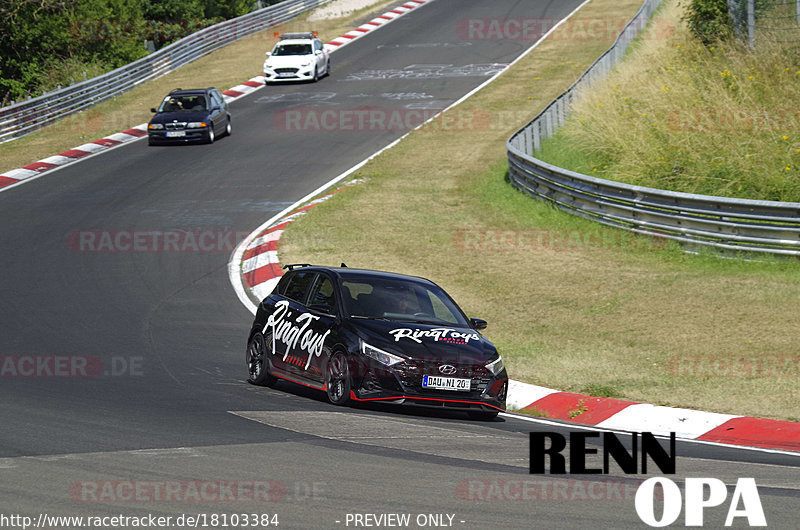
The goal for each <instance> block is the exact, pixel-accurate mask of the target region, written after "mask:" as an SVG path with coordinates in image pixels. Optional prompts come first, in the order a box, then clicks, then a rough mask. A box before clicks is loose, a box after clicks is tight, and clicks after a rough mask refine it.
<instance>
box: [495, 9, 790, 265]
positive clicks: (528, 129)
mask: <svg viewBox="0 0 800 530" xmlns="http://www.w3.org/2000/svg"><path fill="white" fill-rule="evenodd" d="M659 3H660V0H646V1H645V2H644V4H643V5H642V7H641V9H640V10H639V12H638V13H637V14H636V16H635V17H634V18H633V19H632V20H631V22H629V23H628V25H627V26H626V27H625V29H624V30H623V31H622V33H621V34H620V36H619V37H618V38H617V40H616V41H615V42H614V45H613V46H612V47H611V48H610V49H609V50H608V51H607V52H606V53H604V54H603V55H602V56H601V57H600V58H599V59H598V60H597V61H595V62H594V64H592V66H591V67H590V68H589V69H588V70H587V71H586V72H584V74H583V75H582V76H581V77H580V78H579V79H578V80H577V81H576V82H575V83H574V84H573V85H572V86H571V87H570V88H569V89H568V90H567V91H566V92H565V93H563V94H562V95H561V96H559V97H558V98H557V99H556V100H555V101H553V102H552V103H550V105H548V106H547V108H545V109H544V110H543V111H542V112H541V113H539V114H538V115H537V116H536V117H535V118H534V119H533V121H531V122H530V123H529V124H528V125H526V126H525V127H523V128H522V129H520V130H519V131H517V132H516V133H515V134H514V135H513V136H512V137H511V138H510V139H509V140H508V142H507V143H506V148H507V150H508V165H509V176H510V180H511V183H512V184H513V185H514V186H515V187H517V188H518V189H520V190H522V191H525V192H527V193H528V194H530V195H532V196H533V197H536V198H539V199H542V200H546V201H549V202H551V203H552V204H554V205H556V206H557V207H559V208H561V209H563V210H566V211H568V212H570V213H572V214H575V215H579V216H582V217H586V218H589V219H592V220H594V221H597V222H600V223H603V224H606V225H610V226H615V227H618V228H623V229H626V230H630V231H632V232H637V233H641V234H646V235H650V236H655V237H663V238H669V239H673V240H676V241H679V242H681V243H682V244H684V245H686V246H688V247H689V248H693V247H694V248H697V247H698V246H713V247H716V248H718V249H721V250H726V251H729V250H733V251H750V252H767V253H772V254H785V255H795V256H797V255H800V203H794V202H779V201H758V200H749V199H735V198H725V197H714V196H709V195H695V194H690V193H681V192H673V191H666V190H659V189H654V188H645V187H642V186H634V185H630V184H623V183H621V182H615V181H612V180H604V179H598V178H594V177H590V176H588V175H583V174H580V173H576V172H574V171H569V170H567V169H564V168H560V167H557V166H553V165H551V164H548V163H546V162H544V161H542V160H539V159H538V158H535V157H534V156H533V154H535V153H536V151H538V150H539V148H540V146H541V141H542V140H544V139H547V138H549V137H551V136H552V135H553V134H554V133H555V131H556V130H557V129H558V127H560V126H561V125H563V123H564V119H565V116H566V114H567V112H568V109H569V106H570V104H571V102H572V101H573V100H574V99H575V97H576V96H577V94H578V93H579V91H580V90H585V89H588V88H589V87H590V86H591V84H592V81H593V80H595V79H598V78H601V77H605V76H606V75H607V74H608V72H609V71H610V70H611V68H612V67H613V66H614V65H615V64H616V63H617V62H618V61H619V59H621V57H622V55H623V54H624V53H625V50H626V49H627V46H628V44H629V43H630V42H631V41H632V40H633V38H634V37H635V36H636V34H637V33H638V31H639V30H640V29H641V28H643V27H644V26H645V24H646V23H647V20H648V19H649V18H650V15H651V14H652V12H653V11H654V10H655V9H656V7H658V4H659Z"/></svg>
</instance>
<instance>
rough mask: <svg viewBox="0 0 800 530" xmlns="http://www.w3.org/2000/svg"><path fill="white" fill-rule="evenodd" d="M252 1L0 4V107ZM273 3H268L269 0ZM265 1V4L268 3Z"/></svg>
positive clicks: (11, 0)
mask: <svg viewBox="0 0 800 530" xmlns="http://www.w3.org/2000/svg"><path fill="white" fill-rule="evenodd" d="M253 3H254V2H253V0H0V102H2V103H4V104H5V103H6V102H8V101H9V100H18V99H21V98H24V97H27V96H28V95H32V96H36V95H38V94H40V93H42V92H44V91H48V90H52V89H54V88H56V87H57V86H58V85H62V86H64V85H68V84H70V83H71V82H73V81H81V80H83V79H84V77H93V76H95V75H98V74H100V73H103V72H106V71H110V70H113V69H114V68H118V67H120V66H123V65H125V64H128V63H130V62H132V61H135V60H136V59H139V58H141V57H143V56H145V55H146V54H147V53H148V47H150V49H158V48H160V47H162V46H165V45H167V44H169V43H171V42H174V41H175V40H178V39H180V38H182V37H185V36H186V35H189V34H191V33H194V32H195V31H198V30H199V29H202V28H203V27H206V26H209V25H211V24H214V23H216V22H220V21H222V20H226V19H229V18H234V17H237V16H240V15H244V14H246V13H248V12H249V11H250V9H251V7H252V6H253ZM270 3H272V2H270ZM265 4H266V2H265Z"/></svg>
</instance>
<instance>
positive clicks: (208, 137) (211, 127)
mask: <svg viewBox="0 0 800 530" xmlns="http://www.w3.org/2000/svg"><path fill="white" fill-rule="evenodd" d="M214 138H215V135H214V124H213V123H212V124H211V125H209V126H208V132H207V133H206V143H208V144H213V143H214Z"/></svg>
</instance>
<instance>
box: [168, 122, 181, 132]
mask: <svg viewBox="0 0 800 530" xmlns="http://www.w3.org/2000/svg"><path fill="white" fill-rule="evenodd" d="M164 128H165V129H166V130H168V131H182V130H183V129H185V128H186V122H171V123H165V124H164Z"/></svg>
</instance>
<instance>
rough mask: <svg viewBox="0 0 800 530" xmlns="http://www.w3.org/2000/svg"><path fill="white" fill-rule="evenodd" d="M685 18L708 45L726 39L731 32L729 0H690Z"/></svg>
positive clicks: (696, 34)
mask: <svg viewBox="0 0 800 530" xmlns="http://www.w3.org/2000/svg"><path fill="white" fill-rule="evenodd" d="M683 20H684V22H686V24H687V25H688V26H689V29H690V30H691V31H692V33H694V35H695V36H696V37H697V38H699V39H700V40H701V41H703V43H704V44H706V45H708V44H711V43H713V42H715V41H718V40H720V39H725V38H727V37H729V36H730V33H731V28H732V25H731V20H730V17H729V16H728V2H727V0H690V2H689V4H688V5H687V7H686V15H684V17H683Z"/></svg>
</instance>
